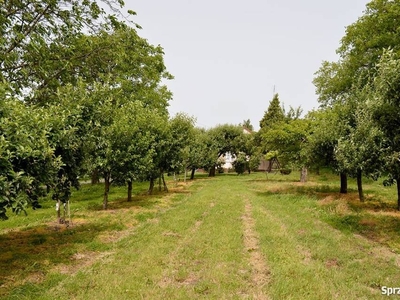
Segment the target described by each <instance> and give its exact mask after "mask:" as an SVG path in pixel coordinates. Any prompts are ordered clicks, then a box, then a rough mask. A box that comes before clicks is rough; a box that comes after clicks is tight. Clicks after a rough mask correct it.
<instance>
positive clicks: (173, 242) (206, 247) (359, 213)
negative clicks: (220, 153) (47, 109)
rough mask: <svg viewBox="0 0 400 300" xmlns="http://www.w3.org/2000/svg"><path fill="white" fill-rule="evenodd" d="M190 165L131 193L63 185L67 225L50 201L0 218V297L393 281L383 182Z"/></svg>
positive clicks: (306, 290) (319, 291)
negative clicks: (155, 187) (362, 195)
mask: <svg viewBox="0 0 400 300" xmlns="http://www.w3.org/2000/svg"><path fill="white" fill-rule="evenodd" d="M297 177H298V174H291V175H289V176H282V175H278V174H276V175H268V178H267V177H266V175H265V174H260V173H258V174H251V175H244V176H236V175H234V174H226V175H220V176H217V177H216V178H206V177H202V176H198V177H197V178H196V179H195V180H194V181H193V182H190V183H188V184H187V185H186V184H184V183H182V182H179V184H178V185H176V186H175V185H174V184H173V183H170V186H171V187H172V189H171V191H170V193H168V194H166V193H157V194H156V195H154V196H147V195H145V189H146V184H140V185H136V187H135V194H136V195H135V197H134V200H135V201H133V202H126V195H125V192H126V191H125V189H124V188H117V187H114V188H113V189H112V194H111V195H110V209H109V210H107V211H102V210H101V193H102V186H101V185H95V186H91V185H84V186H83V187H82V189H81V190H80V191H77V192H74V194H73V197H72V205H71V216H72V224H71V226H70V227H69V228H66V227H65V226H62V225H58V224H57V223H55V222H54V221H55V210H54V208H53V207H52V206H53V204H54V203H52V202H51V201H48V202H44V209H41V210H38V211H34V212H33V211H30V212H29V215H28V216H27V217H25V216H13V217H11V218H10V220H8V221H5V222H1V223H0V249H1V251H0V298H1V299H381V298H383V297H384V296H382V295H381V289H382V287H383V286H387V287H400V272H399V271H400V255H399V253H400V234H399V233H400V213H397V212H396V211H395V207H396V200H395V188H394V187H389V188H388V187H383V186H382V185H381V184H380V183H379V182H373V181H366V182H365V192H366V195H367V201H366V202H365V203H360V202H359V201H358V200H357V191H356V190H355V187H356V185H355V183H354V182H350V185H349V187H350V189H349V193H348V194H347V195H339V194H338V193H337V191H338V189H339V186H338V184H339V182H338V178H337V177H336V176H334V175H332V174H330V173H328V172H324V173H322V175H318V176H317V175H311V176H310V180H309V182H307V183H305V184H301V183H299V182H298V180H297V179H298V178H297Z"/></svg>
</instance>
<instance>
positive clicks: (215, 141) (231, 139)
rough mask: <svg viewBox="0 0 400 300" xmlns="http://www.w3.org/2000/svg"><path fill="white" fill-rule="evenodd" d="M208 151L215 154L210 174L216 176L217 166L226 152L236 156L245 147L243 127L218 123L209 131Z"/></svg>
mask: <svg viewBox="0 0 400 300" xmlns="http://www.w3.org/2000/svg"><path fill="white" fill-rule="evenodd" d="M207 135H208V140H207V147H208V151H209V152H210V153H212V155H214V159H213V163H212V165H210V166H209V167H210V168H209V176H215V166H216V164H217V161H218V159H219V158H221V157H224V156H225V154H226V153H231V155H232V156H233V157H236V156H237V155H238V154H239V152H240V151H241V150H242V148H243V143H242V137H243V135H244V133H243V129H242V127H240V126H235V125H229V124H224V125H218V126H216V127H213V128H211V129H209V130H208V131H207Z"/></svg>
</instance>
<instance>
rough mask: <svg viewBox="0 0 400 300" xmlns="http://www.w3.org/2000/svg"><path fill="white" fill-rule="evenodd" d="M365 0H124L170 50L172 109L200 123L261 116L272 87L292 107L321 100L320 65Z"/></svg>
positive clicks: (331, 56) (146, 32)
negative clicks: (316, 85)
mask: <svg viewBox="0 0 400 300" xmlns="http://www.w3.org/2000/svg"><path fill="white" fill-rule="evenodd" d="M367 2H368V1H367V0H301V1H300V0H275V1H271V0H247V1H238V0H230V1H228V0H214V1H212V0H202V1H195V0H126V1H125V4H126V7H125V8H126V9H132V10H134V11H136V12H137V16H136V17H135V18H134V19H133V21H135V22H136V23H138V24H139V25H141V26H142V27H143V29H142V30H140V31H139V34H140V35H141V36H142V37H143V38H146V39H148V40H149V42H150V43H152V44H155V45H158V44H160V45H161V46H162V47H163V48H164V51H165V64H166V66H167V68H168V70H169V72H170V73H172V75H174V76H175V79H174V80H172V81H169V82H168V83H167V85H168V87H169V89H170V90H171V91H172V92H173V94H174V99H173V100H172V101H171V103H170V109H169V111H170V113H171V115H174V114H175V113H177V112H186V113H187V114H189V115H191V116H194V117H196V119H197V126H199V127H206V128H209V127H213V126H215V125H217V124H224V123H231V124H239V123H241V122H242V121H243V120H245V119H250V120H251V123H252V124H253V126H254V127H255V128H256V129H258V127H259V121H260V120H261V118H262V116H263V115H264V111H265V110H266V109H267V108H268V105H269V101H270V100H271V99H272V95H273V88H274V86H276V92H277V93H279V98H280V100H281V103H282V102H283V103H284V104H285V107H286V108H288V107H289V105H291V106H293V107H298V106H301V107H302V108H303V111H304V112H307V111H309V110H311V109H313V108H317V107H318V102H317V96H316V95H315V88H314V85H313V84H312V80H313V77H314V73H315V72H316V71H317V70H318V69H319V67H320V65H321V63H322V61H323V60H328V61H333V60H337V59H338V57H337V56H336V52H335V50H336V49H337V48H338V46H339V42H340V39H341V38H342V37H343V36H344V34H345V27H346V26H348V25H350V24H351V23H353V22H355V21H356V20H357V19H358V17H360V16H361V15H362V13H363V11H364V9H365V5H366V4H367Z"/></svg>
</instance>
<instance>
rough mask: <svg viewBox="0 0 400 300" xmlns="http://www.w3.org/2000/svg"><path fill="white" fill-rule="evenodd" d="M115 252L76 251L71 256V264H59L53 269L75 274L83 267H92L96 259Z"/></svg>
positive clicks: (61, 272) (62, 272)
mask: <svg viewBox="0 0 400 300" xmlns="http://www.w3.org/2000/svg"><path fill="white" fill-rule="evenodd" d="M111 254H113V252H102V253H100V252H91V251H88V252H82V253H76V254H74V255H73V256H72V257H71V264H68V265H67V264H59V265H57V266H56V267H55V268H54V269H53V271H55V272H58V273H60V274H65V275H74V274H76V273H78V272H79V271H80V270H81V269H83V268H87V267H90V266H91V265H93V264H94V263H95V262H96V261H98V260H100V259H105V258H106V257H108V256H110V255H111Z"/></svg>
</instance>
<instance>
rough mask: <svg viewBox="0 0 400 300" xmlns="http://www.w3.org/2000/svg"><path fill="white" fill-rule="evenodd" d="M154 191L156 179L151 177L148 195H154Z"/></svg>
mask: <svg viewBox="0 0 400 300" xmlns="http://www.w3.org/2000/svg"><path fill="white" fill-rule="evenodd" d="M153 190H154V178H153V177H151V178H150V186H149V190H148V191H147V194H149V195H152V194H153Z"/></svg>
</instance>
